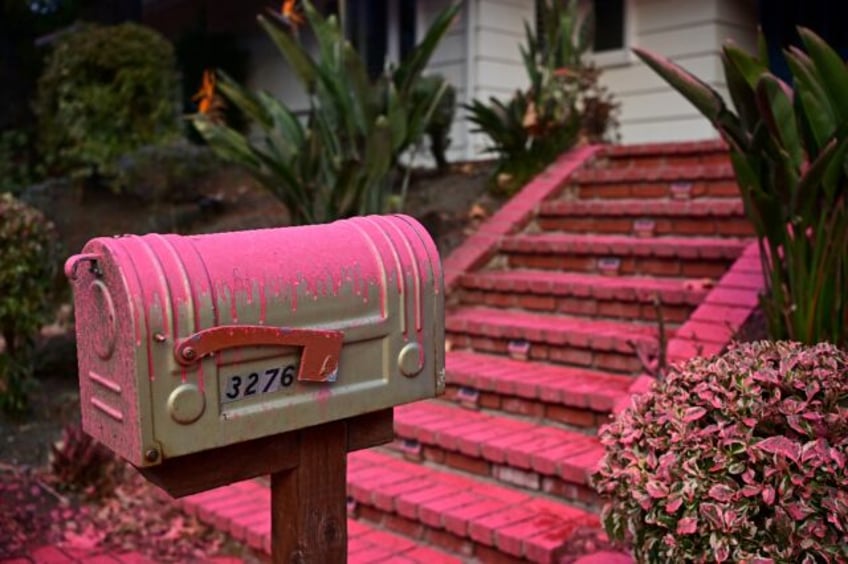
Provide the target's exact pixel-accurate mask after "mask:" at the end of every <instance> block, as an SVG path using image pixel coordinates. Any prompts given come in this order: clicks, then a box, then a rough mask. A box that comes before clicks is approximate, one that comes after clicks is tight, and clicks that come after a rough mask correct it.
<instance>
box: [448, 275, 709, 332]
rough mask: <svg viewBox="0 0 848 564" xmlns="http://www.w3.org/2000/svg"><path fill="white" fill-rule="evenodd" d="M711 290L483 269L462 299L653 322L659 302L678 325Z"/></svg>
mask: <svg viewBox="0 0 848 564" xmlns="http://www.w3.org/2000/svg"><path fill="white" fill-rule="evenodd" d="M711 286H712V281H710V280H704V279H697V280H695V279H679V278H652V277H637V276H600V275H598V274H584V273H578V272H551V271H544V270H498V271H494V270H483V271H478V272H472V273H469V274H464V275H462V277H461V278H460V285H459V287H458V290H459V291H458V294H457V298H458V300H459V301H460V302H461V303H464V304H471V305H487V306H491V307H503V308H523V309H526V310H529V311H547V312H560V313H565V314H569V315H587V316H593V317H601V318H617V319H628V320H632V319H638V320H645V321H653V320H655V319H656V309H655V307H654V298H655V297H657V298H659V300H660V303H661V304H662V305H661V311H662V315H663V319H664V320H665V321H667V322H669V323H672V324H674V323H682V322H684V321H686V319H688V317H689V315H690V314H691V313H692V311H693V310H694V308H695V307H697V306H698V304H700V303H701V301H702V300H703V299H704V297H706V295H707V293H708V292H709V288H710V287H711Z"/></svg>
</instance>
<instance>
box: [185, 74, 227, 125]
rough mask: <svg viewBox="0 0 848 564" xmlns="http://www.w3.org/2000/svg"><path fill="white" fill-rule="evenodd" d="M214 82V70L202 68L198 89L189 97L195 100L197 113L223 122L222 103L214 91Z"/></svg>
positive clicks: (217, 121)
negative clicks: (201, 77)
mask: <svg viewBox="0 0 848 564" xmlns="http://www.w3.org/2000/svg"><path fill="white" fill-rule="evenodd" d="M216 82H217V80H216V78H215V72H214V71H212V70H210V69H206V70H204V71H203V79H202V82H201V85H200V89H198V91H197V92H196V93H195V95H194V96H192V98H191V99H192V101H195V102H197V111H198V113H200V114H203V115H205V116H207V117H208V118H209V119H210V120H212V121H214V122H216V123H223V121H224V119H223V114H222V110H223V107H224V103H223V101H222V100H221V97H220V96H218V94H217V92H216V88H215V85H216Z"/></svg>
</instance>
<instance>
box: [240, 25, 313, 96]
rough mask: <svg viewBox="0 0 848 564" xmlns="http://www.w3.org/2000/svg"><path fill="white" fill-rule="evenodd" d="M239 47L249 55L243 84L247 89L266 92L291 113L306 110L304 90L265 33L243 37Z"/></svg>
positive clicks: (260, 32)
mask: <svg viewBox="0 0 848 564" xmlns="http://www.w3.org/2000/svg"><path fill="white" fill-rule="evenodd" d="M242 47H244V48H245V49H247V50H248V52H249V53H250V58H249V61H250V67H249V69H248V72H247V84H246V86H247V87H248V88H249V89H251V90H265V91H267V92H269V93H270V94H272V95H273V96H274V97H275V98H277V99H278V100H283V101H285V103H286V104H287V105H288V106H289V108H291V109H292V110H294V111H306V110H308V109H309V100H308V99H307V97H306V90H304V89H303V87H302V86H301V84H300V81H298V79H297V77H296V76H295V74H294V73H293V72H292V70H291V68H290V67H289V64H288V63H287V62H286V60H285V58H284V57H283V55H282V53H280V51H279V50H278V49H277V46H276V45H274V43H273V42H272V41H271V38H269V37H268V36H267V35H266V34H265V32H264V31H262V30H259V31H258V32H257V33H256V34H255V35H251V36H249V37H245V38H244V39H243V41H242Z"/></svg>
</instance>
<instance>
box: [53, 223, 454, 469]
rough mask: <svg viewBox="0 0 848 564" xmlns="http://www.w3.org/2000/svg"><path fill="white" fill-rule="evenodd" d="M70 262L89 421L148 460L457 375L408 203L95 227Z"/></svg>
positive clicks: (426, 247)
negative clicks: (140, 230)
mask: <svg viewBox="0 0 848 564" xmlns="http://www.w3.org/2000/svg"><path fill="white" fill-rule="evenodd" d="M65 272H66V274H67V276H68V278H70V279H71V281H72V285H73V289H74V302H75V307H76V321H77V323H76V324H77V341H78V353H79V368H80V400H81V405H82V422H83V428H84V429H85V431H86V432H87V433H89V434H90V435H92V436H93V437H94V438H96V439H98V440H99V441H101V442H103V443H104V444H106V445H107V446H108V447H110V448H111V449H112V450H114V451H115V452H117V453H118V454H120V455H121V456H123V457H124V458H126V459H127V460H128V461H129V462H131V463H132V464H134V465H135V466H138V467H149V466H155V465H159V464H162V463H163V461H168V460H169V459H172V458H174V457H180V456H184V455H188V454H192V453H197V452H200V451H205V450H210V449H216V448H219V447H224V446H227V445H232V444H235V443H239V442H244V441H249V440H252V439H258V438H261V437H267V436H270V435H275V434H279V433H284V432H287V431H293V430H297V429H302V428H305V427H310V426H314V425H317V424H321V423H326V422H329V421H335V420H339V419H346V418H351V417H354V416H358V415H361V414H365V413H369V412H374V411H379V410H385V409H387V408H390V407H392V406H395V405H399V404H403V403H407V402H411V401H414V400H418V399H423V398H427V397H432V396H435V395H436V394H438V393H440V392H441V390H442V388H443V386H444V291H443V278H442V272H441V266H440V262H439V257H438V253H437V252H436V248H435V246H434V244H433V242H432V240H431V239H430V237H429V235H428V234H427V233H426V231H425V230H424V229H423V228H422V227H421V225H420V224H418V223H417V222H416V221H415V220H413V219H411V218H409V217H406V216H368V217H361V218H354V219H349V220H343V221H337V222H335V223H331V224H327V225H319V226H310V227H292V228H279V229H264V230H256V231H244V232H234V233H220V234H212V235H198V236H178V235H156V234H151V235H144V236H124V237H119V238H97V239H93V240H91V241H90V242H89V243H88V244H87V245H86V246H85V248H84V249H83V251H82V253H81V254H78V255H76V256H73V257H71V258H70V259H68V262H67V263H66V266H65Z"/></svg>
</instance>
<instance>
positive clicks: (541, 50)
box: [466, 0, 618, 193]
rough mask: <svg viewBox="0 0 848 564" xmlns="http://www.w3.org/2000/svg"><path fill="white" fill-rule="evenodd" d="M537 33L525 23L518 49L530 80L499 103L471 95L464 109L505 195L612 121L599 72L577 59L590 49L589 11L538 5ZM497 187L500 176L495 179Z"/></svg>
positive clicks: (601, 136)
mask: <svg viewBox="0 0 848 564" xmlns="http://www.w3.org/2000/svg"><path fill="white" fill-rule="evenodd" d="M539 7H540V10H542V13H541V14H540V18H539V19H540V21H541V22H542V23H543V26H542V28H541V29H540V30H539V32H538V33H536V32H534V31H533V29H532V28H531V27H530V25H528V24H527V23H526V22H525V24H524V28H525V36H526V44H525V46H523V47H522V48H521V57H522V59H523V61H524V69H525V71H526V73H527V78H528V81H529V83H530V85H529V87H528V88H527V89H526V90H518V91H516V92H515V94H514V95H513V97H512V98H511V99H510V100H509V101H507V102H502V101H500V100H498V99H497V98H494V97H491V98H489V103H488V104H487V103H484V102H481V101H480V100H476V99H475V100H473V101H472V102H471V104H469V105H467V106H466V108H467V110H468V112H469V120H470V121H471V122H472V123H473V124H475V125H476V126H477V129H476V130H475V131H474V132H475V133H477V132H482V133H485V134H486V135H487V136H488V137H489V140H490V142H491V146H490V148H489V149H488V151H489V152H491V153H494V154H496V155H497V157H498V164H497V167H496V168H495V177H496V178H498V179H500V178H505V179H506V180H507V182H506V184H505V186H500V189H501V190H503V191H505V192H507V193H511V192H513V191H515V190H517V189H518V188H520V187H521V186H522V185H523V184H524V183H525V182H526V181H527V180H529V179H530V178H531V177H533V176H534V175H536V174H537V173H538V172H540V171H541V170H542V169H544V168H545V167H546V166H547V165H549V164H550V163H552V162H553V161H554V160H555V159H556V158H557V157H558V156H559V155H561V154H562V153H563V152H564V151H566V150H568V149H569V148H571V147H572V146H574V144H575V143H577V141H578V140H579V139H580V138H581V136H582V137H584V138H585V139H586V140H588V141H592V142H601V141H604V140H606V139H607V136H608V135H609V133H610V131H611V130H612V129H614V127H615V126H616V124H617V122H616V118H615V115H616V112H617V108H618V105H617V104H616V103H615V102H614V101H613V99H612V96H611V95H610V94H609V93H608V92H607V91H606V90H605V89H604V88H602V87H601V86H600V85H599V83H598V78H599V76H600V71H599V70H597V69H596V68H595V67H593V66H591V65H588V64H586V63H585V62H584V60H583V57H584V55H585V53H586V52H587V51H588V49H589V46H590V34H591V31H592V20H591V18H590V17H589V15H591V14H586V13H583V12H581V8H580V5H579V2H577V0H572V1H570V2H569V3H568V5H567V6H566V5H563V3H562V2H558V1H553V2H549V1H547V0H546V1H545V2H542V3H540V4H539ZM499 184H500V180H499Z"/></svg>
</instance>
